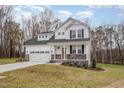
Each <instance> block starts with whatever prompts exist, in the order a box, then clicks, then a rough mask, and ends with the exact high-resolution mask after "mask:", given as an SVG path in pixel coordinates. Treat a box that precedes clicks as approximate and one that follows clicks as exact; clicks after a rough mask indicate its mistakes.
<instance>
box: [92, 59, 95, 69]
mask: <svg viewBox="0 0 124 93" xmlns="http://www.w3.org/2000/svg"><path fill="white" fill-rule="evenodd" d="M92 68H96V61H95V59H93V61H92Z"/></svg>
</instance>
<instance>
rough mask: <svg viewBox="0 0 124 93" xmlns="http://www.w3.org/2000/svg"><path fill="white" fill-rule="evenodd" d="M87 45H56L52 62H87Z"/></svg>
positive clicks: (52, 53)
mask: <svg viewBox="0 0 124 93" xmlns="http://www.w3.org/2000/svg"><path fill="white" fill-rule="evenodd" d="M86 48H87V47H86V45H84V44H78V45H54V46H53V47H52V49H51V50H52V51H51V60H54V61H59V62H62V61H64V62H65V61H80V62H81V61H86V60H87V54H86V50H87V49H86Z"/></svg>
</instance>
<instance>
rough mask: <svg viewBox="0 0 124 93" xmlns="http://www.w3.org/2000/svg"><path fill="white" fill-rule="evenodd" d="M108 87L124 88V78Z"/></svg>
mask: <svg viewBox="0 0 124 93" xmlns="http://www.w3.org/2000/svg"><path fill="white" fill-rule="evenodd" d="M106 87H107V88H124V80H120V81H117V82H115V83H112V84H110V85H108V86H106Z"/></svg>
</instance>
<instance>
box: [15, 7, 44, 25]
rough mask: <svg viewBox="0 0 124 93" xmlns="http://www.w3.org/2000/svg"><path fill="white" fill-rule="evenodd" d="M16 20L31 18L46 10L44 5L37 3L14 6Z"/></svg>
mask: <svg viewBox="0 0 124 93" xmlns="http://www.w3.org/2000/svg"><path fill="white" fill-rule="evenodd" d="M14 11H15V18H14V20H15V21H16V22H19V23H21V20H22V19H27V20H28V19H30V18H31V17H32V16H33V15H34V14H37V13H40V12H42V11H44V8H43V7H42V6H36V5H19V6H15V7H14Z"/></svg>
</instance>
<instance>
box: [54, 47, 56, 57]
mask: <svg viewBox="0 0 124 93" xmlns="http://www.w3.org/2000/svg"><path fill="white" fill-rule="evenodd" d="M55 56H56V46H55V45H54V59H56V57H55Z"/></svg>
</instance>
